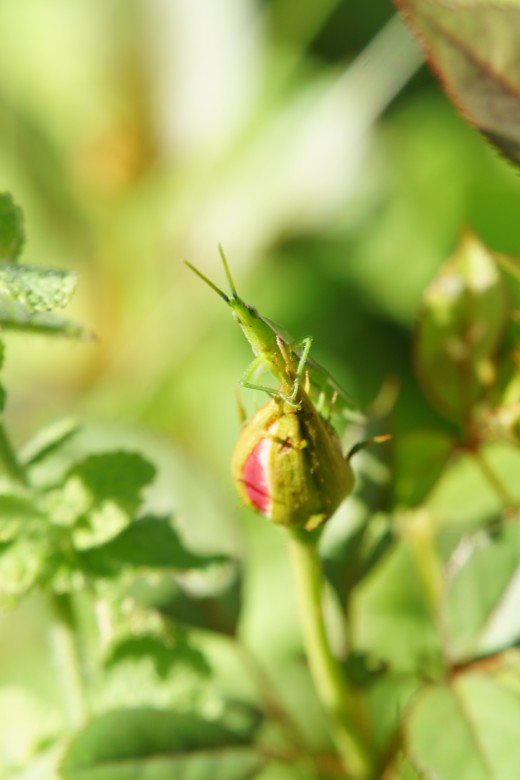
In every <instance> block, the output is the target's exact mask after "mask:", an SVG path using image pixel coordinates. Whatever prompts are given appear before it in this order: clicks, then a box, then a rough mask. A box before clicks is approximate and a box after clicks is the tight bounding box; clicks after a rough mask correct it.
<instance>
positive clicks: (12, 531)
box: [0, 493, 44, 542]
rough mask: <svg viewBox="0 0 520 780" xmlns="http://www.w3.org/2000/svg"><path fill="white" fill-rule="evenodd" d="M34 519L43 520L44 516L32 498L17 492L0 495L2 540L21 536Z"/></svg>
mask: <svg viewBox="0 0 520 780" xmlns="http://www.w3.org/2000/svg"><path fill="white" fill-rule="evenodd" d="M34 520H37V521H40V522H41V521H42V520H44V517H43V515H42V514H41V513H40V512H39V511H38V509H37V508H36V507H35V506H34V504H33V502H32V501H31V500H30V499H28V498H25V497H24V496H20V495H17V494H9V493H4V494H1V495H0V541H2V542H6V541H9V540H11V539H13V538H15V537H16V536H19V535H20V534H22V533H23V532H24V531H26V530H27V526H28V525H30V524H31V522H32V521H34Z"/></svg>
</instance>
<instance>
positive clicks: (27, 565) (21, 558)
mask: <svg viewBox="0 0 520 780" xmlns="http://www.w3.org/2000/svg"><path fill="white" fill-rule="evenodd" d="M51 557H52V540H51V538H50V537H49V535H46V534H45V532H44V531H43V530H40V531H39V530H38V529H35V528H34V526H33V527H32V532H28V531H27V530H25V531H24V533H23V534H19V535H18V536H17V537H16V538H14V539H12V540H10V541H8V542H0V603H1V605H2V607H6V608H7V607H10V606H12V605H13V604H14V603H15V602H16V601H17V600H19V599H20V598H22V597H23V596H26V595H27V593H29V591H30V590H31V589H32V588H33V587H34V586H35V585H37V584H38V583H39V581H40V580H41V578H42V576H43V575H44V573H45V572H46V571H47V568H48V562H49V559H50V558H51Z"/></svg>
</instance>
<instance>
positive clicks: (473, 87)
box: [396, 0, 520, 165]
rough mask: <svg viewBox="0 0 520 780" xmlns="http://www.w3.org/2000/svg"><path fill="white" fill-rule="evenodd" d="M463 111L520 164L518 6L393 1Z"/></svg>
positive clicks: (438, 0)
mask: <svg viewBox="0 0 520 780" xmlns="http://www.w3.org/2000/svg"><path fill="white" fill-rule="evenodd" d="M396 4H397V5H398V6H399V7H400V8H401V10H402V12H403V15H404V17H405V19H406V21H407V22H408V24H409V25H410V27H411V28H412V30H413V31H414V32H415V34H416V35H417V37H418V38H419V40H420V42H421V43H422V45H423V48H424V49H425V51H426V54H427V56H428V59H429V61H430V64H431V66H432V68H433V69H434V70H435V72H436V73H437V75H438V76H439V78H440V80H441V81H442V83H443V85H444V87H445V89H446V91H447V93H448V95H449V97H450V98H451V100H452V101H453V103H455V105H456V106H457V107H458V108H459V110H460V111H461V112H462V114H463V115H464V116H465V117H466V118H467V119H468V120H469V121H470V122H471V123H472V124H474V125H476V127H477V128H478V129H479V130H480V131H481V132H482V133H483V134H484V135H485V136H486V137H487V138H488V139H489V140H490V141H491V142H492V143H493V144H494V145H495V146H496V147H498V149H499V150H500V151H501V152H502V153H503V154H504V155H506V156H507V157H509V159H510V160H512V161H513V162H514V163H516V164H517V165H518V164H520V49H519V46H518V41H519V39H520V7H519V6H513V5H505V4H504V3H503V2H501V3H499V2H497V1H495V2H494V3H493V2H490V3H486V4H485V5H484V4H483V3H482V2H481V0H469V1H468V0H466V2H461V0H457V1H456V2H455V0H452V1H451V2H450V1H449V0H396Z"/></svg>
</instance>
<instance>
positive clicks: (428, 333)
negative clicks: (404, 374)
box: [415, 234, 509, 425]
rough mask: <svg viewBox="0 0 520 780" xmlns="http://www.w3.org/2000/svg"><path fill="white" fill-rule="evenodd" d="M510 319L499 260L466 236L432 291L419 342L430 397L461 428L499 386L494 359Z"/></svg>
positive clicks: (423, 377) (420, 367) (428, 292)
mask: <svg viewBox="0 0 520 780" xmlns="http://www.w3.org/2000/svg"><path fill="white" fill-rule="evenodd" d="M508 314H509V303H508V296H507V291H506V288H505V283H504V281H503V279H502V277H501V275H500V272H499V269H498V267H497V264H496V263H495V260H494V258H493V256H492V255H491V254H490V253H489V252H488V251H487V249H486V248H485V247H484V246H483V244H481V243H480V242H479V241H478V239H477V238H475V237H474V236H472V235H470V234H466V235H465V236H464V237H463V239H462V241H461V243H460V245H459V247H458V249H457V250H456V252H455V254H454V255H452V257H450V258H449V260H447V261H446V262H445V263H444V265H443V266H442V267H441V269H440V271H439V273H438V274H437V276H436V278H435V279H434V280H433V281H432V282H431V283H430V284H429V286H428V287H427V288H426V291H425V293H424V297H423V304H422V309H421V311H420V313H419V321H418V326H417V332H416V339H415V351H416V368H417V373H418V377H419V380H420V381H421V384H422V387H423V389H424V391H425V393H426V394H427V395H428V397H429V398H430V400H431V401H432V403H433V404H434V405H435V406H436V407H437V408H438V409H439V411H441V412H442V413H443V414H445V415H447V416H448V417H449V418H451V419H453V420H454V421H455V422H457V423H459V424H461V425H465V424H467V422H468V419H469V417H470V415H471V412H472V408H473V405H474V404H475V402H476V401H477V400H478V399H479V398H481V397H482V395H483V393H484V392H485V390H486V389H487V388H488V387H489V386H490V385H492V384H493V382H494V379H495V375H494V366H493V359H494V357H495V353H496V351H497V349H498V347H499V344H500V340H501V337H502V334H503V331H504V328H505V325H506V323H507V318H508Z"/></svg>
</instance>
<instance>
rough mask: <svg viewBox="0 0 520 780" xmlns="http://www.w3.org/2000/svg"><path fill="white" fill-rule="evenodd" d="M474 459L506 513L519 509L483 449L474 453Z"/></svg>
mask: <svg viewBox="0 0 520 780" xmlns="http://www.w3.org/2000/svg"><path fill="white" fill-rule="evenodd" d="M473 457H474V459H475V462H476V463H477V465H478V467H479V468H480V470H481V472H482V474H483V475H484V477H485V479H486V480H487V482H488V484H489V485H490V487H491V488H493V490H494V491H495V493H496V495H497V496H498V497H499V498H500V500H501V501H502V504H503V507H504V510H505V511H506V512H512V511H514V510H515V509H517V502H516V501H515V499H514V498H513V496H512V495H511V493H510V492H509V490H508V488H507V487H506V485H505V484H504V482H502V480H501V479H500V477H499V475H498V474H497V473H496V471H495V470H494V469H493V467H492V466H491V465H490V463H489V461H488V460H487V459H486V458H485V456H484V455H483V453H482V451H481V449H479V450H476V451H475V452H474V453H473Z"/></svg>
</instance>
